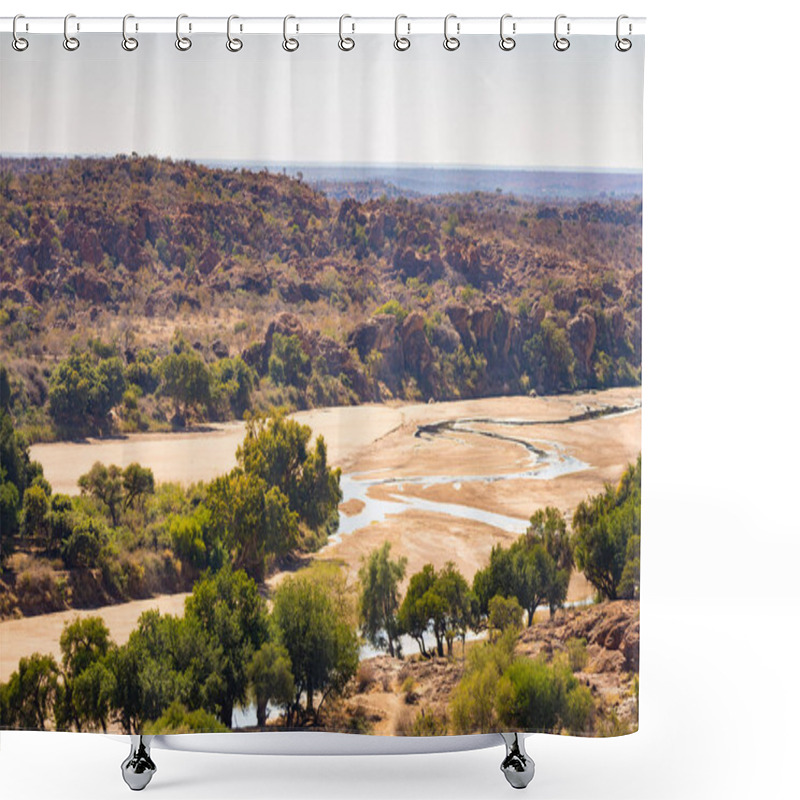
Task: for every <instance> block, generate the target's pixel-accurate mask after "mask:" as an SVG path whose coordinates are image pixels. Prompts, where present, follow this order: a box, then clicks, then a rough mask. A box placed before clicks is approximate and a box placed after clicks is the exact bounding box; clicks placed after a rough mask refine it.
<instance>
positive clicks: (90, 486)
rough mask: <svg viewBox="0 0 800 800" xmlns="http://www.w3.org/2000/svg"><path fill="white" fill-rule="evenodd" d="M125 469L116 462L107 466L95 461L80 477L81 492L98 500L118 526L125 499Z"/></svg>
mask: <svg viewBox="0 0 800 800" xmlns="http://www.w3.org/2000/svg"><path fill="white" fill-rule="evenodd" d="M122 473H123V471H122V468H121V467H118V466H117V465H116V464H111V465H110V466H108V467H107V466H106V465H105V464H101V463H100V462H99V461H95V463H94V464H93V465H92V468H91V469H90V470H89V472H87V473H86V474H85V475H81V476H80V477H79V478H78V486H80V489H81V494H88V495H91V496H92V497H94V498H95V499H96V500H98V501H99V502H100V503H101V504H102V505H103V506H104V508H105V510H106V511H107V512H108V515H109V517H110V519H111V524H112V525H113V526H114V527H116V526H117V523H118V522H119V515H120V511H121V510H122V504H123V501H124V499H125V493H124V486H123V474H122Z"/></svg>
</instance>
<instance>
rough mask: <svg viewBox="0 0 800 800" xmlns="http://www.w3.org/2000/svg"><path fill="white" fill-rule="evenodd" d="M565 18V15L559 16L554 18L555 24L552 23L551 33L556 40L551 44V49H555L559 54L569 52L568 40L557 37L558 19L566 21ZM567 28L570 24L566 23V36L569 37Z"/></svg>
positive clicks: (563, 37) (564, 37)
mask: <svg viewBox="0 0 800 800" xmlns="http://www.w3.org/2000/svg"><path fill="white" fill-rule="evenodd" d="M566 18H567V15H566V14H559V15H558V16H557V17H556V20H555V22H554V23H553V33H554V35H555V37H556V40H555V41H554V42H553V47H555V49H556V50H558V52H559V53H563V52H564V51H565V50H569V45H570V42H569V39H567V37H566V36H559V35H558V21H559V20H560V19H566ZM569 28H570V24H569V22H568V23H567V36H569Z"/></svg>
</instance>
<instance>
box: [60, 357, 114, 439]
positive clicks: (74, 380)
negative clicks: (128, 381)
mask: <svg viewBox="0 0 800 800" xmlns="http://www.w3.org/2000/svg"><path fill="white" fill-rule="evenodd" d="M124 391H125V375H124V367H123V364H122V361H121V359H119V358H117V357H114V358H107V359H101V360H99V361H98V360H97V358H96V357H95V356H94V355H93V354H92V353H90V352H88V351H85V352H82V353H78V352H75V353H71V354H70V355H69V356H68V357H67V358H66V359H64V360H63V361H60V362H59V363H58V364H57V365H56V367H55V369H54V370H53V372H52V374H51V375H50V392H49V410H50V416H51V417H52V419H53V422H55V424H56V425H57V426H58V427H59V428H62V429H63V430H65V431H67V432H74V433H85V432H89V431H98V430H99V431H105V430H106V429H107V428H108V427H109V424H110V421H111V420H110V417H109V414H110V412H111V409H112V408H114V406H115V405H117V404H118V403H119V402H120V401H121V400H122V395H123V392H124Z"/></svg>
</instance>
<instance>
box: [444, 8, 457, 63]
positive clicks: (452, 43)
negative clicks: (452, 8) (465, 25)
mask: <svg viewBox="0 0 800 800" xmlns="http://www.w3.org/2000/svg"><path fill="white" fill-rule="evenodd" d="M451 19H456V15H455V14H448V15H447V16H446V17H445V18H444V42H443V44H444V49H445V50H449V51H450V52H451V53H452V52H453V50H458V48H459V47H461V40H460V39H459V38H458V36H451V35H450V32H449V30H448V28H449V25H450V20H451ZM460 30H461V24H460V23H459V22H456V33H459V31H460Z"/></svg>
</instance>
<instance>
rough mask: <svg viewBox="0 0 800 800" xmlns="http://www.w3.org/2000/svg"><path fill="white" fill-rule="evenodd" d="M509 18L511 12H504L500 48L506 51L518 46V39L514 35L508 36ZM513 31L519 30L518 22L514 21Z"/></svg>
mask: <svg viewBox="0 0 800 800" xmlns="http://www.w3.org/2000/svg"><path fill="white" fill-rule="evenodd" d="M507 19H511V14H503V16H502V17H500V49H501V50H505V51H506V52H508V51H509V50H513V49H514V48H515V47H516V46H517V40H516V39H515V38H514V37H513V36H506V33H505V24H506V20H507ZM511 31H512V33H516V32H517V24H516V23H512V25H511Z"/></svg>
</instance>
